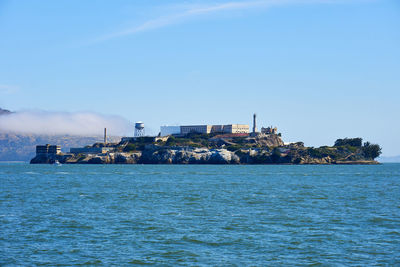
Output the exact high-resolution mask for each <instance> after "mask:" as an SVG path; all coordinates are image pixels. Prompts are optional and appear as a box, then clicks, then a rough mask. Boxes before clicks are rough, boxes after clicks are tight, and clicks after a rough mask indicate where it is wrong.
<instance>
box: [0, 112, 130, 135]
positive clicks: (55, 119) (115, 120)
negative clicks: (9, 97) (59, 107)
mask: <svg viewBox="0 0 400 267" xmlns="http://www.w3.org/2000/svg"><path fill="white" fill-rule="evenodd" d="M104 128H107V133H108V135H116V136H123V135H127V134H129V133H130V132H133V125H130V124H129V122H128V120H126V119H124V118H123V117H120V116H115V115H103V114H98V113H94V112H71V113H70V112H48V111H37V110H35V111H21V112H16V113H11V114H7V115H2V116H0V132H3V133H4V132H10V133H19V134H46V135H81V136H93V135H102V134H103V131H104Z"/></svg>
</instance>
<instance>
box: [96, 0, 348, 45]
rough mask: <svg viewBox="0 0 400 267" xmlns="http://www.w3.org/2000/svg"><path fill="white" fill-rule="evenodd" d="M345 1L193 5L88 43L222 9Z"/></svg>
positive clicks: (284, 0)
mask: <svg viewBox="0 0 400 267" xmlns="http://www.w3.org/2000/svg"><path fill="white" fill-rule="evenodd" d="M338 2H342V3H344V2H346V1H343V0H258V1H246V2H244V1H237V2H227V3H221V4H213V5H207V6H195V7H193V6H192V7H188V8H186V9H185V10H183V11H181V12H179V13H175V14H171V15H165V16H161V17H158V18H155V19H151V20H148V21H146V22H144V23H142V24H140V25H138V26H134V27H131V28H128V29H125V30H122V31H116V32H114V33H111V34H107V35H104V36H101V37H99V38H96V39H94V40H92V41H91V42H90V43H98V42H103V41H107V40H110V39H114V38H118V37H123V36H128V35H133V34H137V33H140V32H145V31H150V30H155V29H159V28H163V27H166V26H169V25H173V24H177V23H180V22H182V21H184V20H186V19H190V18H194V17H199V16H204V15H207V14H212V13H217V12H223V11H233V10H248V9H254V8H264V9H265V8H269V7H272V6H282V5H289V4H323V3H338Z"/></svg>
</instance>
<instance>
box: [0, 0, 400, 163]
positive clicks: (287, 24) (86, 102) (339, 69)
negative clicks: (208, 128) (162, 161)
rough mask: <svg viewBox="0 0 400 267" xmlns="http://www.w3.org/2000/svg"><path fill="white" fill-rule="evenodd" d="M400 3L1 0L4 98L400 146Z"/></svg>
mask: <svg viewBox="0 0 400 267" xmlns="http://www.w3.org/2000/svg"><path fill="white" fill-rule="evenodd" d="M399 101H400V1H398V0H342V1H335V0H330V1H325V0H281V1H276V0H275V1H262V0H260V1H257V0H256V1H241V0H238V1H231V2H230V1H167V0H165V1H153V0H143V1H133V0H132V1H81V0H79V1H70V0H68V1H61V0H60V1H30V0H29V1H24V0H18V1H7V0H6V1H4V0H3V1H1V0H0V107H3V108H7V109H11V110H21V109H42V110H48V111H71V112H74V111H95V112H101V113H105V114H116V115H120V116H123V117H125V118H127V119H129V120H131V121H137V120H142V121H144V122H145V124H146V125H147V126H148V127H149V128H148V129H149V131H150V132H153V133H156V132H158V129H159V126H160V125H164V124H170V125H171V124H198V123H248V124H251V118H252V113H253V112H256V113H257V114H258V118H259V125H276V126H278V129H279V130H280V131H281V132H282V134H283V138H284V140H285V141H298V140H303V141H304V142H305V143H306V145H310V146H320V145H324V144H328V145H331V144H333V142H334V140H335V139H337V138H343V137H357V136H360V137H363V138H364V139H365V140H369V141H371V142H374V143H379V144H381V145H382V146H383V148H384V154H385V155H387V156H390V155H397V154H400V123H399V122H400V119H399V117H400V104H399Z"/></svg>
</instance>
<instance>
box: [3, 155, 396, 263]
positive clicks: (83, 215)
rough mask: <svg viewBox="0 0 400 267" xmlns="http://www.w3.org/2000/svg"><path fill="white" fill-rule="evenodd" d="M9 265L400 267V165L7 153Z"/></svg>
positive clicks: (6, 243)
mask: <svg viewBox="0 0 400 267" xmlns="http://www.w3.org/2000/svg"><path fill="white" fill-rule="evenodd" d="M0 265H1V266H15V265H17V266H20V265H22V266H34V265H45V266H46V265H47V266H61V265H63V266H70V265H90V266H92V265H98V266H112V265H113V266H125V265H155V266H160V265H162V266H210V265H211V266H271V265H286V266H295V265H323V266H332V265H333V266H351V265H356V266H367V265H368V266H371V265H384V266H396V265H397V266H400V164H383V165H377V166H282V165H267V166H262V165H257V166H210V165H204V166H203V165H197V166H183V165H174V166H172V165H110V166H104V165H63V166H52V165H29V164H11V163H10V164H5V163H3V164H0Z"/></svg>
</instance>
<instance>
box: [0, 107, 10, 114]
mask: <svg viewBox="0 0 400 267" xmlns="http://www.w3.org/2000/svg"><path fill="white" fill-rule="evenodd" d="M10 113H12V112H11V111H9V110H7V109H2V108H0V115H7V114H10Z"/></svg>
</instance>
